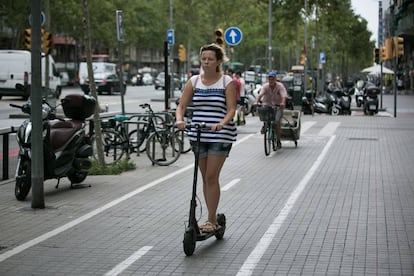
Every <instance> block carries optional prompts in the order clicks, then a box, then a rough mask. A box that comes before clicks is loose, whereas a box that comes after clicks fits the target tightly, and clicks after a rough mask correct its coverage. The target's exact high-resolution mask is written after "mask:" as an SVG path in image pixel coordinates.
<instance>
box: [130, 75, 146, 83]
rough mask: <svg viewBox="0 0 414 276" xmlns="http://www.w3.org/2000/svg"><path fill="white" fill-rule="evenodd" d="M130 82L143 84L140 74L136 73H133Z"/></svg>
mask: <svg viewBox="0 0 414 276" xmlns="http://www.w3.org/2000/svg"><path fill="white" fill-rule="evenodd" d="M131 84H132V86H135V85H143V82H142V74H141V73H137V74H135V75H133V76H132V78H131Z"/></svg>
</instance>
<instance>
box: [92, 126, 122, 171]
mask: <svg viewBox="0 0 414 276" xmlns="http://www.w3.org/2000/svg"><path fill="white" fill-rule="evenodd" d="M101 140H102V147H103V154H104V160H105V164H106V165H111V164H114V163H116V162H118V161H119V160H120V159H121V158H122V156H123V155H124V152H126V150H127V143H126V141H125V140H124V139H123V137H122V136H121V135H120V134H119V133H118V132H116V131H115V130H113V129H102V136H101ZM93 157H94V158H95V159H96V160H98V150H97V146H96V139H94V140H93Z"/></svg>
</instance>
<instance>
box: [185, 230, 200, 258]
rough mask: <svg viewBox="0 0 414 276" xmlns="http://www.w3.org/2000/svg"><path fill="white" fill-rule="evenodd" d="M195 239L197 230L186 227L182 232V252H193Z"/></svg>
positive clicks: (186, 253)
mask: <svg viewBox="0 0 414 276" xmlns="http://www.w3.org/2000/svg"><path fill="white" fill-rule="evenodd" d="M196 240H197V232H196V230H195V229H194V227H191V226H190V227H188V228H187V229H186V230H185V233H184V240H183V248H184V253H185V255H187V256H191V255H193V253H194V250H195V246H196Z"/></svg>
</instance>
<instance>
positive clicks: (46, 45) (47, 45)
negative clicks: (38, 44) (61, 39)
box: [42, 29, 53, 55]
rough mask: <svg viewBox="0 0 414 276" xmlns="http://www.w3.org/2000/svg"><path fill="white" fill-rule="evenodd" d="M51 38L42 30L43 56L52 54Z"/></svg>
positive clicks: (50, 35)
mask: <svg viewBox="0 0 414 276" xmlns="http://www.w3.org/2000/svg"><path fill="white" fill-rule="evenodd" d="M52 46H53V37H52V34H51V33H49V32H47V31H45V30H43V29H42V50H43V52H44V53H45V55H50V53H51V52H52Z"/></svg>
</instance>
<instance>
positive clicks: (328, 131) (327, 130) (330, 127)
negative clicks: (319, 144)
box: [318, 122, 341, 137]
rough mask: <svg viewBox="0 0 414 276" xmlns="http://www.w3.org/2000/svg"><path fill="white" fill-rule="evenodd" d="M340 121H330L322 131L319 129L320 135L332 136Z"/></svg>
mask: <svg viewBox="0 0 414 276" xmlns="http://www.w3.org/2000/svg"><path fill="white" fill-rule="evenodd" d="M340 124H341V123H340V122H329V123H327V124H326V125H325V126H324V127H323V128H322V129H321V131H319V133H318V136H328V137H330V136H332V135H334V134H335V131H336V129H337V128H338V127H339V125H340Z"/></svg>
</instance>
